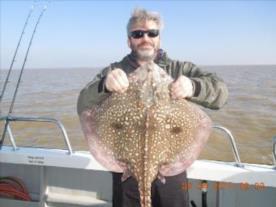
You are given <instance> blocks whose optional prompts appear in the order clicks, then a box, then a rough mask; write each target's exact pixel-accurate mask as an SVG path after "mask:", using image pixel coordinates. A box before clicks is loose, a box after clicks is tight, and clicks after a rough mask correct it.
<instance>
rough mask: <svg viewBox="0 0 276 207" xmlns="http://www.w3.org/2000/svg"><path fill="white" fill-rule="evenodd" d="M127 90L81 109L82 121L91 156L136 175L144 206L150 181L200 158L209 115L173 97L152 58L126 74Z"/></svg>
mask: <svg viewBox="0 0 276 207" xmlns="http://www.w3.org/2000/svg"><path fill="white" fill-rule="evenodd" d="M128 79H129V88H128V90H127V91H126V92H125V93H112V94H111V95H110V96H109V97H108V98H107V99H106V100H105V101H103V102H102V103H101V104H100V105H99V106H97V107H95V108H91V109H90V110H87V111H84V112H83V113H82V115H81V124H82V128H83V131H84V134H85V137H86V138H87V140H88V143H89V148H90V151H91V153H92V154H93V156H94V157H95V158H96V159H97V160H98V161H99V162H100V163H101V164H102V165H103V166H104V167H106V168H107V169H109V170H110V171H114V172H124V174H123V176H122V181H124V180H125V179H127V178H128V177H129V176H134V177H135V178H136V179H137V182H138V188H139V192H140V203H141V206H142V207H151V184H152V182H153V180H154V179H156V178H157V177H158V178H159V179H161V181H162V182H166V181H165V178H164V176H173V175H177V174H179V173H181V172H183V171H184V170H186V169H187V167H189V166H190V165H191V164H192V162H193V161H194V160H195V159H196V158H197V157H198V155H199V153H200V151H201V150H202V148H203V147H204V145H205V143H206V141H207V139H208V137H209V135H210V131H211V120H210V119H209V117H208V116H207V115H206V114H205V113H204V112H203V111H202V110H201V109H200V108H199V107H198V106H196V105H194V104H192V103H190V102H188V101H187V100H185V99H181V100H173V99H171V97H170V95H169V86H170V84H171V82H172V81H173V80H172V79H171V77H170V76H169V75H167V74H166V72H165V71H164V70H163V69H162V68H160V67H159V66H158V65H156V64H154V63H149V64H146V65H144V66H141V67H140V68H138V69H136V70H135V72H133V73H132V74H130V75H129V77H128Z"/></svg>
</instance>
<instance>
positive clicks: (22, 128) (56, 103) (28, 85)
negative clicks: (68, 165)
mask: <svg viewBox="0 0 276 207" xmlns="http://www.w3.org/2000/svg"><path fill="white" fill-rule="evenodd" d="M201 68H202V70H203V71H209V72H212V73H216V74H217V75H218V76H219V77H220V78H222V79H223V80H224V81H225V83H226V84H227V86H228V89H229V99H228V102H227V104H226V105H225V106H224V107H223V108H221V109H220V110H210V109H205V108H203V110H204V111H206V113H207V114H209V116H210V117H211V119H212V121H213V123H214V125H221V126H224V127H226V128H227V129H228V130H230V131H231V133H232V134H233V136H234V138H235V141H236V145H237V148H238V152H239V155H240V158H241V161H242V162H244V163H258V164H269V165H270V164H272V163H273V156H272V149H273V148H272V147H273V142H272V140H273V137H275V136H276V65H254V66H248V65H242V66H240V65H239V66H235V65H231V66H230V65H229V66H201ZM99 70H100V68H66V69H28V68H26V70H25V71H24V73H23V75H22V79H21V83H20V87H19V89H18V93H17V96H16V101H15V104H14V107H13V110H12V114H13V115H16V116H24V117H25V116H31V117H48V118H54V119H57V120H60V121H61V122H62V123H63V125H64V127H65V128H66V130H67V133H68V136H69V139H70V141H71V145H72V148H73V150H74V151H87V150H88V146H87V143H86V141H85V139H84V136H83V133H82V131H81V126H80V124H79V118H78V115H77V111H76V104H77V98H78V95H79V92H80V90H81V89H82V88H83V87H85V86H86V84H87V83H88V82H89V81H91V80H92V79H93V77H94V76H95V75H96V74H97V73H98V72H99ZM19 73H20V71H19V70H13V71H12V73H11V75H10V77H11V78H10V81H9V82H8V85H7V90H6V91H5V94H4V96H3V100H2V102H1V106H0V115H1V116H5V115H7V113H8V111H9V107H10V104H11V100H12V97H13V93H14V90H15V88H16V82H17V80H18V77H19ZM6 75H7V70H0V92H1V91H2V88H3V83H4V81H5V78H6ZM0 127H1V128H0V134H2V132H3V128H4V122H3V121H0ZM10 127H11V130H12V133H13V135H14V139H15V141H16V144H17V146H19V147H20V146H28V147H43V148H62V149H66V145H65V141H64V138H63V136H62V133H61V131H60V129H59V128H58V127H57V126H56V125H55V124H53V123H37V122H20V121H17V122H12V123H11V125H10ZM4 143H5V144H6V145H10V144H11V142H10V140H9V137H8V136H6V138H5V142H4ZM199 159H211V160H220V161H234V156H233V151H232V148H231V144H230V142H229V140H228V139H227V136H225V134H224V133H222V132H221V131H218V130H215V129H214V130H213V132H212V134H211V137H210V138H209V141H208V143H207V145H206V147H205V148H204V150H203V152H202V153H201V155H200V158H199Z"/></svg>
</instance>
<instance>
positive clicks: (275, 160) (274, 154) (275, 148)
mask: <svg viewBox="0 0 276 207" xmlns="http://www.w3.org/2000/svg"><path fill="white" fill-rule="evenodd" d="M272 157H273V164H274V167H275V168H276V136H274V137H273V138H272Z"/></svg>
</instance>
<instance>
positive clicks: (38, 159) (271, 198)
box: [0, 116, 276, 207]
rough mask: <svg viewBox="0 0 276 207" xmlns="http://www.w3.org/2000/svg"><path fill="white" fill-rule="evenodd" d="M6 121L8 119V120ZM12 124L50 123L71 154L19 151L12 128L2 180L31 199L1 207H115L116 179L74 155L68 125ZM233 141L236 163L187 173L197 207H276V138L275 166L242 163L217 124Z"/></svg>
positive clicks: (1, 154)
mask: <svg viewBox="0 0 276 207" xmlns="http://www.w3.org/2000/svg"><path fill="white" fill-rule="evenodd" d="M0 120H1V121H5V120H7V117H5V116H2V117H1V118H0ZM8 120H9V123H12V122H15V121H16V122H19V121H20V122H47V123H51V124H54V125H56V126H57V127H58V128H59V129H60V130H61V132H62V133H61V134H62V135H63V137H59V139H64V142H65V144H66V146H67V149H47V148H36V147H18V146H17V145H16V140H15V139H14V137H13V133H12V130H11V127H10V125H8V127H7V134H8V135H9V136H8V137H9V139H10V143H11V145H10V146H7V145H5V146H2V148H1V150H0V177H16V178H20V180H22V181H23V182H24V183H25V185H26V188H27V189H28V192H29V195H30V197H31V200H29V201H24V200H18V199H11V198H5V197H1V198H0V206H1V207H65V206H66V207H81V206H95V207H96V206H97V207H111V206H112V174H111V173H110V172H108V171H107V170H106V169H105V168H104V167H103V166H101V164H100V163H98V162H97V161H96V160H95V159H94V158H93V156H92V155H91V154H90V153H89V152H88V151H74V150H73V149H72V146H71V144H70V140H69V138H68V135H67V132H66V130H65V128H64V126H63V124H62V123H61V122H60V121H58V120H56V119H53V118H47V117H18V116H10V117H8ZM213 128H214V130H215V131H223V132H224V134H223V136H222V137H224V138H227V139H229V143H231V146H232V150H233V154H234V160H235V161H233V162H223V161H216V160H196V161H195V162H194V163H193V164H192V165H191V166H190V167H189V168H188V170H187V175H188V180H189V181H188V183H183V185H182V186H181V187H182V188H183V190H184V189H188V190H189V197H190V201H191V205H192V206H193V207H194V206H209V207H247V206H248V207H249V206H250V207H259V206H265V207H274V206H275V203H276V196H275V195H276V162H275V158H276V152H275V149H276V147H275V146H276V138H274V139H273V141H274V142H273V147H272V148H273V157H274V165H264V164H249V163H242V162H241V161H240V157H239V153H238V150H237V147H236V144H235V139H234V137H233V135H232V134H231V132H230V131H229V130H228V129H226V128H225V127H222V126H219V125H215V126H213Z"/></svg>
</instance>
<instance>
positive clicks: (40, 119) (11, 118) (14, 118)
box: [0, 115, 73, 155]
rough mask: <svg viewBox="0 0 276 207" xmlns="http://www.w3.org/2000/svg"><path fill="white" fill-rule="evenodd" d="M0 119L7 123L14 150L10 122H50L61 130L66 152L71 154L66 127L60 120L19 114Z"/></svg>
mask: <svg viewBox="0 0 276 207" xmlns="http://www.w3.org/2000/svg"><path fill="white" fill-rule="evenodd" d="M0 121H5V124H7V126H6V127H7V129H6V130H7V132H8V135H9V139H10V142H11V144H12V146H13V149H14V150H17V149H18V148H17V146H16V142H15V139H14V136H13V133H12V130H11V128H10V122H18V121H20V122H47V123H52V124H55V125H56V126H57V127H58V128H59V129H60V130H61V132H62V135H63V138H64V141H65V144H66V146H67V149H68V154H69V155H71V154H73V150H72V146H71V144H70V140H69V137H68V134H67V132H66V129H65V127H64V125H63V124H62V123H61V121H59V120H57V119H54V118H49V117H21V116H11V115H9V116H2V117H0Z"/></svg>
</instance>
